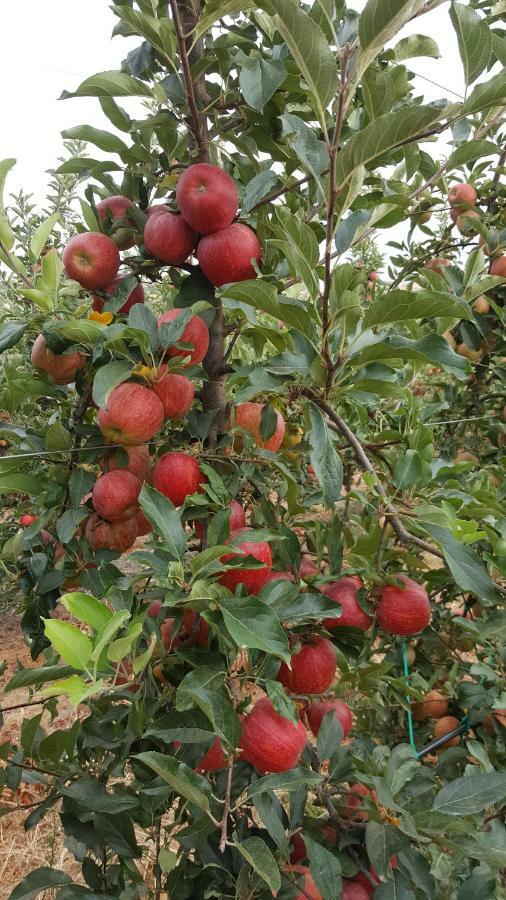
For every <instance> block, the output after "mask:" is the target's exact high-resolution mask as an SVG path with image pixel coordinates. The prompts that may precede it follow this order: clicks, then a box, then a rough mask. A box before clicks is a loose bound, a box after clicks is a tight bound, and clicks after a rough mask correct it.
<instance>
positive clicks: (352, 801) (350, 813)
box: [342, 782, 377, 822]
mask: <svg viewBox="0 0 506 900" xmlns="http://www.w3.org/2000/svg"><path fill="white" fill-rule="evenodd" d="M365 797H370V798H371V799H372V800H374V801H376V799H377V798H376V793H375V792H374V791H371V790H370V788H368V787H367V786H366V785H365V784H361V783H360V782H357V783H356V784H352V786H351V787H350V789H349V791H348V793H347V794H346V796H345V798H344V802H345V807H344V811H343V813H342V815H343V818H345V819H351V820H352V821H354V822H365V821H366V820H367V819H368V818H369V813H368V812H367V810H365V809H359V807H361V806H362V801H363V800H364V798H365Z"/></svg>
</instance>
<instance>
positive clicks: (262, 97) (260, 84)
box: [237, 53, 286, 112]
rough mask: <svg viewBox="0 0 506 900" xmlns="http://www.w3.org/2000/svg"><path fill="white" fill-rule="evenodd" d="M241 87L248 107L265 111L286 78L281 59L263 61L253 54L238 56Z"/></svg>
mask: <svg viewBox="0 0 506 900" xmlns="http://www.w3.org/2000/svg"><path fill="white" fill-rule="evenodd" d="M237 63H238V65H239V86H240V88H241V91H242V95H243V97H244V99H245V100H246V103H247V104H248V106H251V107H252V108H253V109H257V110H258V111H259V112H262V111H263V108H264V106H265V105H266V103H268V102H269V100H270V99H271V97H272V95H273V94H274V93H275V92H276V91H277V89H278V87H279V86H280V85H281V84H282V83H283V81H284V80H285V78H286V69H285V67H284V64H283V63H282V61H281V60H280V59H262V57H260V56H256V55H254V54H253V53H251V54H250V55H249V56H246V55H245V54H244V53H242V54H241V55H238V57H237Z"/></svg>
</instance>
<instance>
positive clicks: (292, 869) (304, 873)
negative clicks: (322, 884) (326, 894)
mask: <svg viewBox="0 0 506 900" xmlns="http://www.w3.org/2000/svg"><path fill="white" fill-rule="evenodd" d="M287 872H289V873H290V874H291V875H292V878H293V877H295V879H296V880H297V884H300V886H301V887H302V890H301V891H300V892H299V893H298V894H295V896H293V900H323V894H320V891H319V890H318V888H317V887H316V884H315V883H314V878H313V876H312V875H311V870H310V869H308V867H307V866H291V865H290V866H287Z"/></svg>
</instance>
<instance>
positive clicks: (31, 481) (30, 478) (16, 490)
mask: <svg viewBox="0 0 506 900" xmlns="http://www.w3.org/2000/svg"><path fill="white" fill-rule="evenodd" d="M43 487H44V486H43V484H41V481H40V478H37V477H36V476H35V475H23V474H20V475H14V474H13V475H0V494H10V493H13V494H30V495H31V496H32V497H36V496H37V495H38V494H39V493H40V492H41V490H43Z"/></svg>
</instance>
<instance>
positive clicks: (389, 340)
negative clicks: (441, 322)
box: [348, 332, 471, 380]
mask: <svg viewBox="0 0 506 900" xmlns="http://www.w3.org/2000/svg"><path fill="white" fill-rule="evenodd" d="M362 337H363V338H364V339H367V345H366V346H364V347H363V349H361V350H358V351H356V352H355V353H353V354H350V356H349V358H348V362H349V363H350V364H351V365H353V367H361V366H364V365H368V363H371V362H378V361H382V362H388V365H391V366H396V367H402V366H404V365H405V363H406V362H407V361H408V360H410V359H414V360H420V361H423V360H430V362H432V363H434V364H435V365H438V366H441V367H442V368H444V369H445V371H447V372H450V373H451V374H452V375H455V376H456V377H457V378H460V379H461V380H463V379H464V378H466V377H467V375H469V373H470V371H471V366H470V364H469V362H468V360H466V359H465V358H464V357H463V356H460V355H459V354H458V353H455V352H454V350H452V348H451V347H450V345H449V344H448V342H447V341H445V339H444V338H443V337H440V336H439V335H437V334H427V335H425V336H424V337H423V338H420V339H419V340H418V341H413V340H411V339H410V338H405V337H403V336H402V335H400V334H392V335H389V336H385V335H382V336H381V340H379V341H378V343H377V344H374V343H373V344H371V343H370V332H369V333H368V332H365V334H364V335H362Z"/></svg>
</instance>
